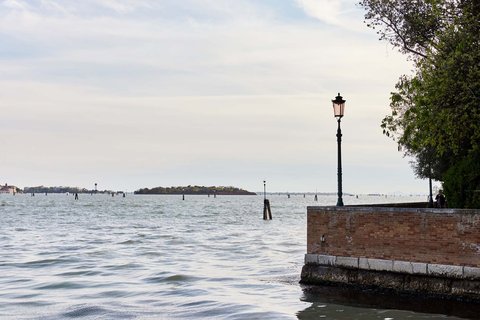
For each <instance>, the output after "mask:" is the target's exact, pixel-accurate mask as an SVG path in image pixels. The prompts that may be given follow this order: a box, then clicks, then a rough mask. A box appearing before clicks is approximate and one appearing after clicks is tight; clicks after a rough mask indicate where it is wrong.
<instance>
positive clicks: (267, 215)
mask: <svg viewBox="0 0 480 320" xmlns="http://www.w3.org/2000/svg"><path fill="white" fill-rule="evenodd" d="M266 183H267V182H266V181H265V180H264V181H263V220H272V210H271V209H270V201H269V200H268V199H267V185H266Z"/></svg>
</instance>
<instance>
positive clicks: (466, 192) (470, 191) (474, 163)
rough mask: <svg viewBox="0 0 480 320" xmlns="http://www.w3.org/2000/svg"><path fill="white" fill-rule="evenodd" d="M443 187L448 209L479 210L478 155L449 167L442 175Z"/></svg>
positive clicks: (479, 179) (479, 165) (479, 159)
mask: <svg viewBox="0 0 480 320" xmlns="http://www.w3.org/2000/svg"><path fill="white" fill-rule="evenodd" d="M443 187H444V189H445V195H446V196H447V200H448V205H449V206H450V207H454V208H477V209H478V208H480V153H478V152H477V153H475V154H471V155H469V156H467V157H465V158H463V159H462V160H460V161H459V162H457V163H456V164H455V165H453V166H452V167H450V168H449V169H448V171H447V172H446V173H445V175H444V180H443Z"/></svg>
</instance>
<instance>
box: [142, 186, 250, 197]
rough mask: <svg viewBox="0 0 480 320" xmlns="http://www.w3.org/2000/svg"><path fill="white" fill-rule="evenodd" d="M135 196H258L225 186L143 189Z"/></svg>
mask: <svg viewBox="0 0 480 320" xmlns="http://www.w3.org/2000/svg"><path fill="white" fill-rule="evenodd" d="M134 193H135V194H201V195H205V194H212V195H213V194H216V195H256V193H255V192H250V191H247V190H243V189H240V188H236V187H223V186H218V187H216V186H211V187H205V186H190V185H189V186H186V187H155V188H151V189H149V188H143V189H139V190H137V191H135V192H134Z"/></svg>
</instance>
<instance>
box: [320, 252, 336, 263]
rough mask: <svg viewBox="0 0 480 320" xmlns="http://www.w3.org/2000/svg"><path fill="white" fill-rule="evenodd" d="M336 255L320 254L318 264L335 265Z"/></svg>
mask: <svg viewBox="0 0 480 320" xmlns="http://www.w3.org/2000/svg"><path fill="white" fill-rule="evenodd" d="M335 259H336V257H335V256H327V255H323V254H319V255H318V264H320V265H325V266H334V265H335Z"/></svg>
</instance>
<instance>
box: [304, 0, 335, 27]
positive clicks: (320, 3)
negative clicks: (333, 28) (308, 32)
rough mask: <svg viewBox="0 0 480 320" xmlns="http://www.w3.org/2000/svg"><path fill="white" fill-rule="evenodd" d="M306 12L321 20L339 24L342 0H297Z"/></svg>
mask: <svg viewBox="0 0 480 320" xmlns="http://www.w3.org/2000/svg"><path fill="white" fill-rule="evenodd" d="M296 1H297V2H298V4H299V5H300V6H301V7H302V8H303V9H304V10H305V12H306V13H307V14H308V15H310V16H311V17H314V18H316V19H319V20H321V21H324V22H326V23H330V24H333V25H338V24H339V23H340V19H339V16H340V13H341V1H338V0H296Z"/></svg>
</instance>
